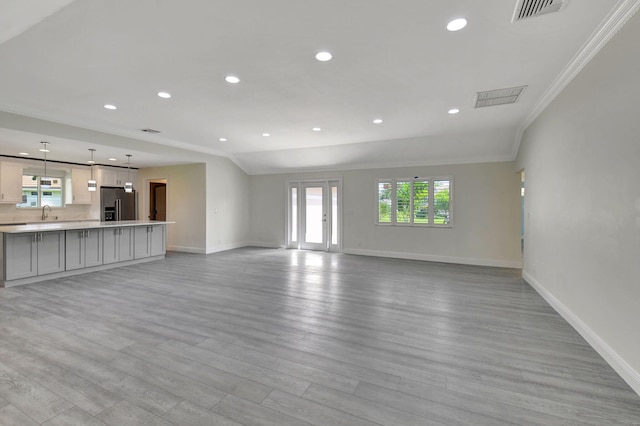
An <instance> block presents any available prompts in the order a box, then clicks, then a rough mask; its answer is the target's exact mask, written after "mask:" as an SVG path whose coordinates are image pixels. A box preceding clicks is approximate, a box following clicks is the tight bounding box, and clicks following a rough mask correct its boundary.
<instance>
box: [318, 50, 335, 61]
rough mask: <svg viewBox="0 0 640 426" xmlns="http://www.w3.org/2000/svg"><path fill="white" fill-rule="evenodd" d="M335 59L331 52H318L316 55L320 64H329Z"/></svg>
mask: <svg viewBox="0 0 640 426" xmlns="http://www.w3.org/2000/svg"><path fill="white" fill-rule="evenodd" d="M331 58H333V55H332V54H331V53H329V52H318V53H316V59H317V60H318V61H320V62H327V61H330V60H331Z"/></svg>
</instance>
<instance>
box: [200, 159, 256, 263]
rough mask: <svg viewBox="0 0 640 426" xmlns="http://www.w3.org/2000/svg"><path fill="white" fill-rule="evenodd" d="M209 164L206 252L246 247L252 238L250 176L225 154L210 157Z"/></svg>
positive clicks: (207, 173)
mask: <svg viewBox="0 0 640 426" xmlns="http://www.w3.org/2000/svg"><path fill="white" fill-rule="evenodd" d="M206 165H207V172H206V175H207V177H206V181H207V186H206V197H207V200H206V218H207V236H206V252H207V253H213V252H217V251H222V250H229V249H232V248H237V247H243V246H245V245H247V244H248V241H249V176H248V175H247V174H246V173H245V172H243V171H242V170H241V169H240V168H239V167H238V166H236V165H235V164H234V163H233V162H232V161H231V160H229V159H227V158H224V157H214V156H210V157H208V159H207V163H206ZM203 194H204V193H201V195H203Z"/></svg>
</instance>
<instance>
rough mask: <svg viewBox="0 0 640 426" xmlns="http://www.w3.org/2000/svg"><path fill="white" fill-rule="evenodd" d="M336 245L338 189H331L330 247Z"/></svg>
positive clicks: (333, 187) (334, 187)
mask: <svg viewBox="0 0 640 426" xmlns="http://www.w3.org/2000/svg"><path fill="white" fill-rule="evenodd" d="M337 244H338V187H337V186H332V187H331V245H334V246H335V245H337Z"/></svg>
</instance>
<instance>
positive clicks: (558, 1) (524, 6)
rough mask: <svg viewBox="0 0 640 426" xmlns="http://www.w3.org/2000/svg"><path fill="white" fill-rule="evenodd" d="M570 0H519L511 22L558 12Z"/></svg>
mask: <svg viewBox="0 0 640 426" xmlns="http://www.w3.org/2000/svg"><path fill="white" fill-rule="evenodd" d="M567 1H568V0H518V1H517V3H516V10H515V11H514V12H513V18H511V22H516V21H521V20H523V19H528V18H533V17H536V16H540V15H545V14H547V13H552V12H558V11H559V10H560V9H562V7H564V6H565V5H566V4H567Z"/></svg>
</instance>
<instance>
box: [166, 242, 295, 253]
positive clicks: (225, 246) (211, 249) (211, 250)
mask: <svg viewBox="0 0 640 426" xmlns="http://www.w3.org/2000/svg"><path fill="white" fill-rule="evenodd" d="M242 247H264V248H283V246H280V245H278V244H273V243H265V242H260V241H246V242H241V243H232V244H220V245H217V246H215V247H207V249H206V250H205V249H203V248H201V247H189V246H167V250H168V251H178V252H182V253H195V254H210V253H218V252H220V251H227V250H233V249H237V248H242Z"/></svg>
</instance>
